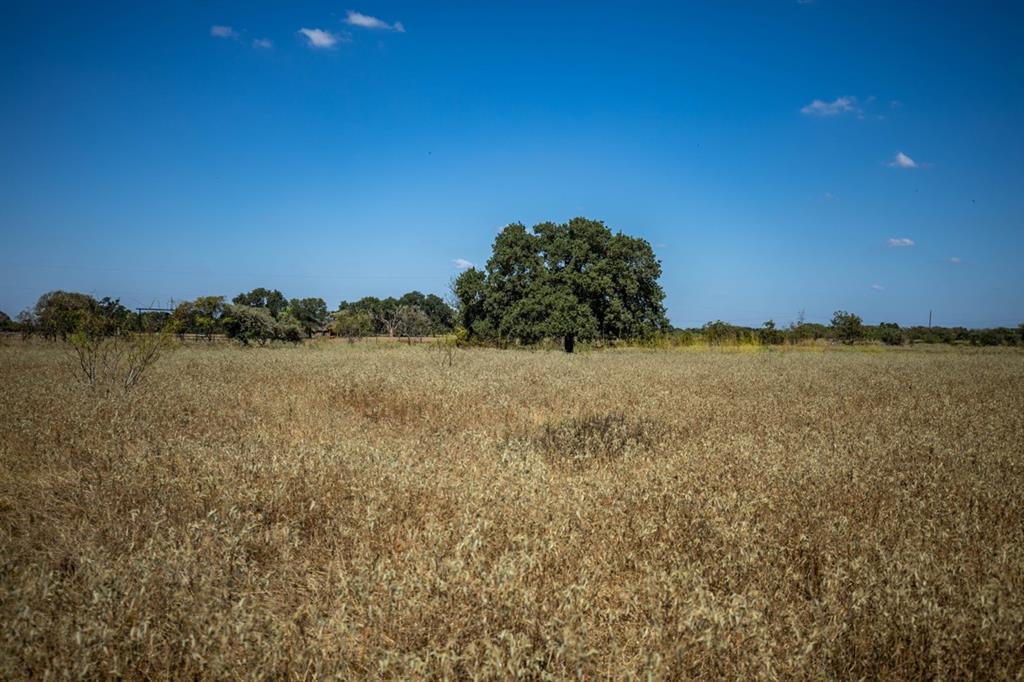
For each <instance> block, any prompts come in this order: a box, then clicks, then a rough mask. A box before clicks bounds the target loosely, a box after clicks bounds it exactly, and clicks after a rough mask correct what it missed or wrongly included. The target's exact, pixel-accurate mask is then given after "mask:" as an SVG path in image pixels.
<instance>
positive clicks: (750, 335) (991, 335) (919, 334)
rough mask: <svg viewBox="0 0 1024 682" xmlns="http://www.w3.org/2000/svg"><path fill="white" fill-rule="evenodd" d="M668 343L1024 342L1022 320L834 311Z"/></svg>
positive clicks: (692, 331)
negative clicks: (983, 324)
mask: <svg viewBox="0 0 1024 682" xmlns="http://www.w3.org/2000/svg"><path fill="white" fill-rule="evenodd" d="M664 340H665V341H667V342H668V343H670V344H677V345H689V344H694V343H707V344H711V345H734V344H762V345H781V344H787V343H788V344H796V343H806V342H813V341H820V340H828V341H833V342H837V343H844V344H854V343H872V342H874V343H882V344H885V345H887V346H902V345H905V344H911V343H946V344H959V345H970V346H1020V345H1024V324H1021V325H1019V326H1018V327H1017V328H1016V329H1014V328H1010V327H992V328H986V329H969V328H967V327H926V326H912V327H901V326H900V325H899V324H897V323H896V322H882V323H879V324H877V325H868V324H864V322H863V320H862V319H861V318H860V316H859V315H855V314H853V313H849V312H846V311H844V310H837V311H836V312H835V314H834V315H833V316H832V321H831V323H830V324H827V325H825V324H818V323H814V322H805V321H804V320H803V316H802V315H800V316H799V319H798V320H797V321H796V322H794V323H792V324H790V325H789V326H787V327H783V328H779V327H777V326H776V325H775V322H774V321H773V320H768V321H766V322H765V323H764V324H763V325H762V326H761V327H744V326H740V325H734V324H729V323H728V322H722V321H721V320H716V321H714V322H708V323H706V324H705V325H703V326H702V327H695V328H689V329H673V330H672V332H670V333H669V334H667V335H665V337H664Z"/></svg>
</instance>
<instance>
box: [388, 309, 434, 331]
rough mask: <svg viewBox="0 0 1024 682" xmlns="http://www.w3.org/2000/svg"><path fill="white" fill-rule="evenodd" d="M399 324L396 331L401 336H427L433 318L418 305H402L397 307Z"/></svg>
mask: <svg viewBox="0 0 1024 682" xmlns="http://www.w3.org/2000/svg"><path fill="white" fill-rule="evenodd" d="M395 319H396V320H397V326H396V327H395V331H396V332H397V333H398V334H399V335H400V336H406V337H411V336H427V335H428V334H430V328H431V325H432V323H431V320H430V317H429V316H427V314H426V313H425V312H423V311H422V310H421V309H420V308H419V307H418V306H414V305H400V306H398V307H397V308H396V309H395Z"/></svg>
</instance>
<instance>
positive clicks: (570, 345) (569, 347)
mask: <svg viewBox="0 0 1024 682" xmlns="http://www.w3.org/2000/svg"><path fill="white" fill-rule="evenodd" d="M575 347H576V335H575V334H566V335H565V352H566V353H571V352H572V351H573V349H574V348H575Z"/></svg>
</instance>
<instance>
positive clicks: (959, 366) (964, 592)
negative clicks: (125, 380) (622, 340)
mask: <svg viewBox="0 0 1024 682" xmlns="http://www.w3.org/2000/svg"><path fill="white" fill-rule="evenodd" d="M63 362H64V360H63V356H62V355H61V353H60V351H59V350H57V349H56V348H55V347H52V346H49V345H46V344H38V345H36V344H29V345H27V346H26V345H21V344H14V343H12V344H7V345H5V346H4V347H2V348H0V382H2V386H3V390H2V391H0V620H2V622H3V627H0V677H3V678H4V679H18V678H36V679H46V678H57V677H93V678H95V677H114V676H117V677H129V678H141V677H147V678H183V677H202V678H223V677H233V678H237V677H245V678H308V677H313V676H322V677H326V676H333V675H337V676H341V677H359V678H362V677H374V678H376V677H383V678H403V679H410V678H412V679H415V678H428V677H457V678H507V677H525V678H534V679H543V678H586V679H591V678H625V677H634V676H651V677H656V678H685V677H701V678H716V677H731V678H749V677H765V678H771V677H775V678H935V677H979V678H1004V679H1005V678H1019V677H1020V675H1021V671H1022V670H1024V505H1022V494H1024V492H1022V491H1024V486H1022V484H1024V354H1020V353H1014V352H982V353H964V352H941V353H937V352H919V351H912V350H901V351H891V352H885V353H878V354H866V353H850V352H830V351H826V352H815V353H804V352H796V351H794V352H776V351H771V352H758V353H720V352H703V353H697V352H686V353H667V352H635V351H634V352H629V351H626V352H605V353H593V354H586V355H580V356H566V355H564V354H562V353H541V352H537V353H530V352H511V351H510V352H501V351H490V350H470V351H459V352H458V354H457V355H456V357H455V358H454V363H453V365H452V366H451V367H448V366H447V363H446V362H445V361H444V360H443V358H441V357H440V356H439V355H438V354H437V353H435V352H434V351H432V350H431V349H429V348H426V347H386V346H384V347H366V346H359V345H355V346H351V345H348V344H343V343H342V344H335V345H330V346H311V347H302V348H294V349H250V350H240V349H236V348H231V347H214V348H196V347H190V348H186V349H182V350H179V351H177V352H176V353H174V354H172V355H170V356H168V357H167V358H165V359H163V360H162V362H161V364H159V365H157V366H156V367H154V368H153V370H152V374H151V375H149V376H147V377H146V381H145V382H144V383H143V384H141V385H140V386H138V387H137V388H136V389H135V390H134V391H133V392H131V393H129V394H128V395H126V396H125V395H120V394H117V393H112V394H111V395H110V396H103V395H100V394H97V393H96V392H92V391H89V390H88V389H87V388H86V387H83V386H81V385H79V384H76V383H73V381H71V379H72V375H71V374H70V370H69V369H68V368H67V367H66V366H65V365H64V364H63Z"/></svg>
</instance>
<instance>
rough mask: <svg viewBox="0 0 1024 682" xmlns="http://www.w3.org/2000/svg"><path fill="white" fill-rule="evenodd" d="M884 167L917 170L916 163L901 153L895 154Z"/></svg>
mask: <svg viewBox="0 0 1024 682" xmlns="http://www.w3.org/2000/svg"><path fill="white" fill-rule="evenodd" d="M886 165H888V166H889V168H919V166H918V165H917V162H916V161H914V160H913V159H912V158H910V157H909V156H907V155H906V154H904V153H903V152H896V156H894V157H893V159H892V161H890V162H889V163H888V164H886Z"/></svg>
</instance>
